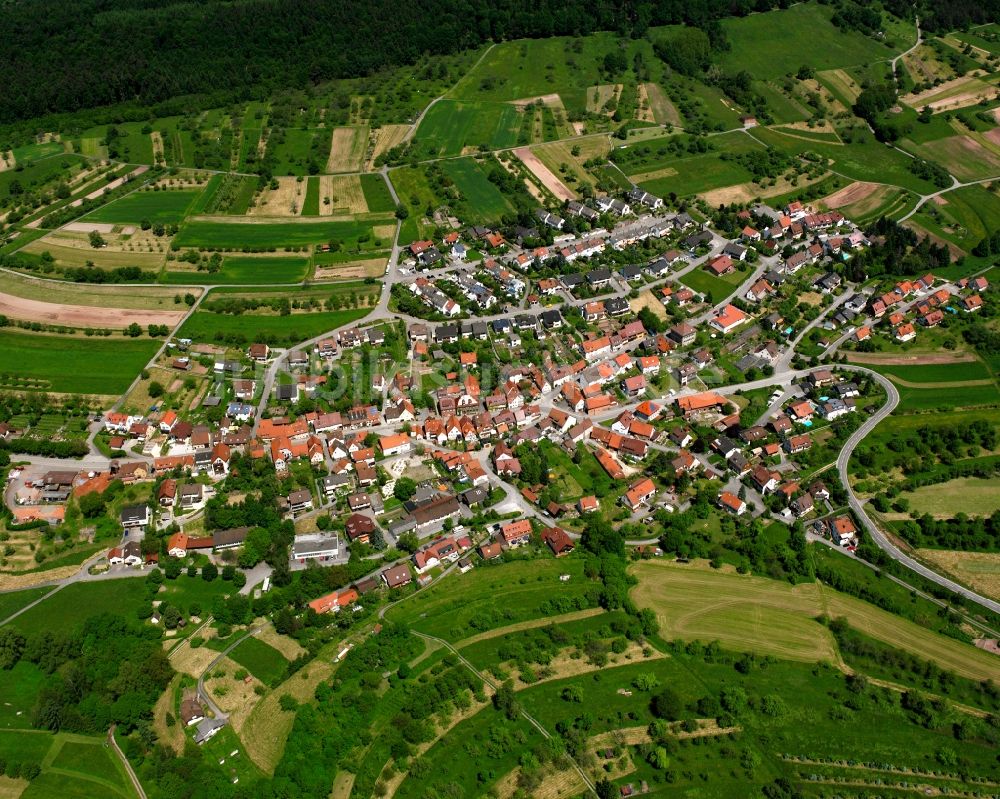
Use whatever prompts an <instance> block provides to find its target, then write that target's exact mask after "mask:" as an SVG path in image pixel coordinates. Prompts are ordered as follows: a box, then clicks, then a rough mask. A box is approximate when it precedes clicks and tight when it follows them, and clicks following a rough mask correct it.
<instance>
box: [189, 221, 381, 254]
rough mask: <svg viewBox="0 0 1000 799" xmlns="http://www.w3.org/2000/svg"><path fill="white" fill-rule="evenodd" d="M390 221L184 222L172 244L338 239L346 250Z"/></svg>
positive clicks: (233, 245) (228, 246) (245, 245)
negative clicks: (374, 228)
mask: <svg viewBox="0 0 1000 799" xmlns="http://www.w3.org/2000/svg"><path fill="white" fill-rule="evenodd" d="M392 221H393V220H392V219H386V220H384V221H383V220H372V221H350V222H342V221H321V222H305V221H296V222H267V223H264V224H254V223H239V222H211V221H195V222H188V223H187V224H186V225H184V227H183V228H181V231H180V233H178V234H177V236H176V237H175V239H174V243H175V244H178V245H180V246H181V247H214V248H217V249H223V250H243V249H250V250H253V249H270V248H282V247H299V246H302V245H305V244H321V243H324V242H328V241H330V240H331V239H339V240H340V241H341V242H342V243H343V244H344V246H345V247H347V248H348V249H350V248H354V247H356V246H357V245H358V238H359V237H364V236H368V237H369V238H374V234H373V232H372V224H373V222H375V223H381V224H392Z"/></svg>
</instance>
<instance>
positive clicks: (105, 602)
mask: <svg viewBox="0 0 1000 799" xmlns="http://www.w3.org/2000/svg"><path fill="white" fill-rule="evenodd" d="M146 601H147V600H146V586H145V585H143V582H142V580H108V581H107V582H102V583H98V582H90V583H74V584H73V585H68V586H66V587H65V588H63V589H62V590H60V591H58V592H56V593H55V594H53V595H52V596H51V597H49V598H48V599H46V600H45V601H44V602H40V603H39V604H37V605H35V607H33V608H32V609H31V610H28V611H26V612H24V613H22V614H21V615H20V616H18V617H17V618H16V619H14V620H13V621H12V622H11V623H10V626H11V627H14V628H16V629H18V630H23V631H26V632H27V631H33V630H37V629H41V628H44V629H47V630H51V631H52V632H69V631H71V630H73V629H75V628H76V627H77V625H79V624H80V623H82V622H83V621H84V620H85V619H88V618H90V617H91V616H94V615H97V614H99V613H116V614H128V615H130V616H131V615H132V614H134V612H135V610H136V609H137V608H139V607H140V606H141V605H143V604H145V603H146Z"/></svg>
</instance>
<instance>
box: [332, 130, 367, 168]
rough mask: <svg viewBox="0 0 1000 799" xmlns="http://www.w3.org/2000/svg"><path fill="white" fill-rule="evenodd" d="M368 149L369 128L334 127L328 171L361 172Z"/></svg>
mask: <svg viewBox="0 0 1000 799" xmlns="http://www.w3.org/2000/svg"><path fill="white" fill-rule="evenodd" d="M367 149H368V128H367V127H364V126H358V127H350V128H334V129H333V137H332V138H331V139H330V157H329V159H327V162H326V171H327V172H360V171H361V167H362V166H363V165H364V160H365V151H366V150H367Z"/></svg>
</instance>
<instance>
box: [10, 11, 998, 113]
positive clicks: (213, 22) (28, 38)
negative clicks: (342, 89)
mask: <svg viewBox="0 0 1000 799" xmlns="http://www.w3.org/2000/svg"><path fill="white" fill-rule="evenodd" d="M787 5H790V1H789V0H684V1H683V2H682V0H624V1H623V2H616V0H595V1H593V2H588V1H587V0H490V1H489V2H485V3H469V2H443V0H411V2H405V3H404V2H398V0H236V2H220V0H207V1H206V2H201V3H177V2H175V3H153V2H150V0H73V1H72V2H70V0H51V2H48V3H46V4H45V12H44V13H39V9H38V6H37V4H35V3H30V2H27V0H14V1H13V2H7V3H5V4H4V36H3V37H2V38H0V85H2V86H3V87H4V91H3V93H2V95H0V123H5V122H13V121H16V120H22V119H29V118H32V117H36V116H41V115H44V114H49V113H58V112H67V111H75V110H79V109H84V108H92V107H95V106H102V105H114V104H132V105H135V106H149V105H152V104H155V103H159V102H162V101H165V100H167V99H169V98H175V97H180V96H186V95H203V96H205V98H206V99H210V101H211V102H213V103H214V104H216V105H221V104H224V103H225V102H228V101H230V100H233V99H247V98H249V97H251V96H254V95H256V96H262V95H263V94H265V93H267V92H269V91H272V90H274V89H276V88H289V87H300V86H306V85H308V84H310V83H314V82H317V81H321V80H328V79H335V78H348V77H358V76H363V75H367V74H371V73H372V72H375V71H377V70H379V69H382V68H385V67H391V66H400V65H404V64H409V63H412V62H413V61H415V60H416V59H417V58H418V57H420V56H421V55H423V54H424V53H449V52H456V51H458V50H461V49H465V48H472V47H476V46H478V45H480V44H482V43H483V42H486V41H499V40H503V39H513V38H519V37H531V38H538V37H546V36H556V35H582V34H587V33H591V32H593V31H597V30H611V31H618V32H620V33H622V34H623V35H628V36H642V35H644V34H645V33H646V30H647V29H648V28H649V26H651V25H667V24H679V23H683V24H686V25H689V26H692V27H698V28H701V29H702V30H704V31H706V32H707V33H708V35H709V38H710V39H711V40H712V43H713V45H715V46H717V47H718V46H719V44H720V42H719V26H718V24H717V21H718V20H719V19H721V18H723V17H727V16H743V15H746V14H748V13H751V12H753V11H765V10H768V9H770V8H774V7H777V6H787ZM841 5H842V6H843V5H844V3H841ZM846 5H847V6H849V7H848V8H846V9H843V8H842V9H841V10H840V11H839V12H838V16H837V21H838V22H839V24H842V25H848V26H851V27H858V28H865V27H867V26H870V25H871V24H872V20H871V19H869V18H870V17H871V15H870V14H868V15H866V14H862V13H854V12H852V9H854V8H855V6H856V5H857V4H854V3H847V4H846ZM896 5H898V6H899V7H898V8H896V7H895V6H896ZM917 5H918V6H920V7H921V10H920V16H921V18H922V20H924V26H925V28H927V29H930V30H937V29H948V28H953V27H963V26H965V25H968V24H971V23H976V22H984V21H987V20H992V19H996V17H997V12H998V10H1000V0H984V1H983V2H971V0H959V2H952V1H951V0H922V2H919V3H918V4H917ZM889 7H890V9H891V10H893V11H894V12H896V13H898V14H900V15H903V16H906V17H909V16H912V14H913V7H912V5H911V4H910V3H908V2H907V3H904V2H902V0H896V1H895V3H893V2H890V3H889Z"/></svg>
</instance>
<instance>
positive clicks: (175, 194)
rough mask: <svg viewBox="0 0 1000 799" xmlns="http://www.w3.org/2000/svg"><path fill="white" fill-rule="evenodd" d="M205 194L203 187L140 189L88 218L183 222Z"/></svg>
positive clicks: (136, 221) (98, 210)
mask: <svg viewBox="0 0 1000 799" xmlns="http://www.w3.org/2000/svg"><path fill="white" fill-rule="evenodd" d="M201 193H202V192H201V190H200V189H199V190H194V191H189V190H187V189H179V190H173V189H171V190H167V191H151V190H148V189H146V190H142V191H136V192H133V193H132V194H127V195H126V196H124V197H122V198H121V199H120V200H115V201H114V202H111V203H108V204H107V205H105V206H103V207H102V208H98V209H97V210H96V211H94V212H93V213H90V214H87V216H86V217H85V219H86V220H87V221H89V222H113V223H115V224H122V223H132V224H138V223H139V222H141V221H143V220H147V221H149V222H152V223H154V224H155V223H157V222H163V223H167V224H169V223H172V222H173V223H176V222H182V221H183V220H184V218H185V217H186V216H187V215H188V213H190V212H191V209H192V207H193V206H194V204H195V201H196V200H198V198H199V197H200V195H201Z"/></svg>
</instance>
